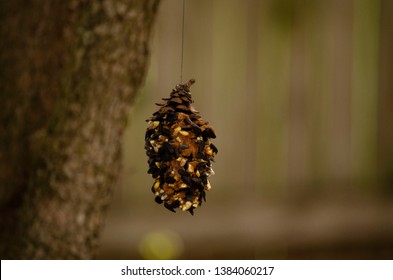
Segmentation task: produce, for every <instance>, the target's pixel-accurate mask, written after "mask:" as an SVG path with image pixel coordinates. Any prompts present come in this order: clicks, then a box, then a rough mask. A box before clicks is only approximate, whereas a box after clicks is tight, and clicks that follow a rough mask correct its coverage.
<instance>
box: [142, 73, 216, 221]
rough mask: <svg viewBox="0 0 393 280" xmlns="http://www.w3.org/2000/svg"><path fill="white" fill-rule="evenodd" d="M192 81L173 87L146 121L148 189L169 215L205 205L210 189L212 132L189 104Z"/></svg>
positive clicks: (214, 149) (213, 135)
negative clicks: (151, 181) (150, 180)
mask: <svg viewBox="0 0 393 280" xmlns="http://www.w3.org/2000/svg"><path fill="white" fill-rule="evenodd" d="M193 83H195V80H193V79H192V80H190V81H188V83H186V84H179V85H177V86H176V87H175V88H174V89H173V90H172V92H171V95H170V97H169V98H163V100H164V102H162V103H160V104H158V103H156V105H158V106H160V109H159V110H158V111H157V112H155V113H154V114H153V116H152V117H151V118H150V119H148V120H147V121H148V122H149V127H148V128H147V130H146V135H145V149H146V154H147V156H148V157H149V160H148V163H149V170H148V173H149V174H151V175H152V177H153V178H154V179H155V182H154V184H153V186H152V188H151V190H152V192H153V193H154V194H155V195H156V198H155V201H156V202H157V203H159V204H161V203H164V206H165V207H166V208H167V209H169V210H170V211H172V212H175V210H174V209H175V208H180V209H181V210H182V211H189V212H190V213H191V214H194V212H193V211H194V209H195V208H197V207H198V206H200V205H201V204H202V200H204V201H206V195H205V192H206V191H208V190H210V188H211V186H210V183H209V180H208V177H209V176H210V175H213V174H214V172H213V169H212V168H211V162H212V161H214V156H215V155H216V154H217V148H216V147H215V146H214V145H213V144H212V143H210V138H216V135H215V133H214V129H213V128H212V127H211V126H210V125H209V123H208V122H206V121H205V120H203V119H202V118H201V116H200V115H199V112H198V111H196V110H195V109H194V107H193V106H192V105H191V103H193V100H192V97H191V93H190V86H191V85H192V84H193Z"/></svg>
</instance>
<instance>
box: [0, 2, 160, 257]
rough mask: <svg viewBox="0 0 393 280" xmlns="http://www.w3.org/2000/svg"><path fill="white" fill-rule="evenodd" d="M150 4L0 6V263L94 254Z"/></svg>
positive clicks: (144, 54) (141, 71)
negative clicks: (1, 260) (2, 261)
mask: <svg viewBox="0 0 393 280" xmlns="http://www.w3.org/2000/svg"><path fill="white" fill-rule="evenodd" d="M158 2H159V0H135V1H120V0H118V1H112V0H110V1H109V0H101V1H86V0H73V1H61V0H58V1H46V0H34V1H22V0H16V1H1V2H0V108H1V109H0V122H1V125H0V228H1V231H0V240H1V244H0V257H1V258H2V259H90V258H93V257H94V253H95V252H96V249H97V245H98V239H99V234H100V232H101V229H102V227H103V223H104V218H105V209H106V208H107V206H108V204H109V202H110V200H111V196H112V192H113V189H114V184H115V181H116V178H117V176H118V174H119V169H120V150H121V139H122V134H123V131H124V128H125V125H126V120H127V113H128V111H129V109H130V107H131V105H132V103H133V100H134V97H135V94H136V92H137V89H138V88H139V87H140V85H141V83H142V81H143V78H144V76H145V73H146V68H147V61H148V60H147V59H148V42H149V35H150V31H151V28H152V23H153V20H154V17H155V15H156V12H157V9H158Z"/></svg>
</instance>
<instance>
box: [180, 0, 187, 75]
mask: <svg viewBox="0 0 393 280" xmlns="http://www.w3.org/2000/svg"><path fill="white" fill-rule="evenodd" d="M185 9H186V1H185V0H183V20H182V31H181V60H180V83H182V82H183V61H184V14H185Z"/></svg>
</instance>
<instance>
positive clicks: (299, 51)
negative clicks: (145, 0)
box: [99, 0, 393, 259]
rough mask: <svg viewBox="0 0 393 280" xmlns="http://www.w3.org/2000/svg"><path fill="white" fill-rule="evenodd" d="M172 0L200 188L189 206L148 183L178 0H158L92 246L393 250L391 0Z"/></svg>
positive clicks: (170, 67) (306, 255)
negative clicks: (150, 121) (204, 148)
mask: <svg viewBox="0 0 393 280" xmlns="http://www.w3.org/2000/svg"><path fill="white" fill-rule="evenodd" d="M185 3H186V12H185V37H184V73H183V80H184V81H186V80H188V79H189V78H195V79H196V81H197V82H196V84H195V85H194V86H193V87H192V88H191V92H192V94H193V96H194V101H195V103H194V105H195V107H196V108H197V109H198V110H199V111H200V112H201V114H202V116H203V117H204V118H205V119H206V120H208V121H209V122H210V123H211V124H212V125H213V126H214V127H215V128H216V134H217V139H216V140H215V141H214V143H215V145H216V146H217V147H218V149H219V152H218V155H217V158H216V163H215V164H214V165H213V168H214V170H215V172H216V175H215V176H213V177H212V179H211V183H212V189H211V191H210V192H208V193H207V203H206V204H204V205H203V206H202V207H201V208H198V209H196V211H195V212H196V213H195V215H194V216H191V215H189V214H188V213H182V212H181V211H179V210H178V211H177V212H178V213H176V214H174V213H171V212H169V211H167V210H166V209H165V208H164V207H162V205H157V204H156V203H155V202H154V195H153V194H152V193H151V191H150V187H151V185H152V183H153V179H152V178H151V177H150V175H148V174H147V173H146V171H147V162H146V161H147V158H146V156H145V151H144V133H145V129H146V123H145V119H147V118H148V117H149V116H150V115H151V114H152V113H153V112H154V111H155V110H156V109H157V106H155V105H154V103H155V102H159V101H160V100H161V98H162V97H167V96H168V95H169V93H170V91H171V89H172V88H173V87H174V86H175V85H176V84H177V83H179V82H180V62H181V31H182V25H181V23H182V1H181V0H163V1H162V3H161V6H160V11H159V15H158V18H157V20H156V26H155V29H154V35H153V39H152V45H151V46H152V56H151V59H150V69H149V73H148V75H147V79H146V84H145V86H144V88H143V89H142V91H141V94H140V95H139V97H138V99H137V101H136V106H135V107H134V109H133V111H132V112H131V114H130V120H129V126H128V130H127V131H126V133H125V135H124V139H125V147H124V158H123V160H124V168H123V170H122V177H121V180H120V182H119V185H118V188H117V191H116V194H115V198H114V203H113V205H112V207H111V209H110V213H109V216H108V220H107V224H106V228H105V232H104V235H103V243H102V247H101V251H100V255H99V258H105V259H125V258H130V259H144V258H146V259H160V258H162V259H266V258H267V259H347V258H350V259H369V258H372V259H381V258H382V259H383V258H390V259H391V258H393V239H392V238H391V236H393V203H392V202H393V195H392V194H393V192H392V191H393V148H392V143H393V126H392V122H393V1H390V0H329V1H327V0H247V1H244V0H213V1H210V0H185Z"/></svg>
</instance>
